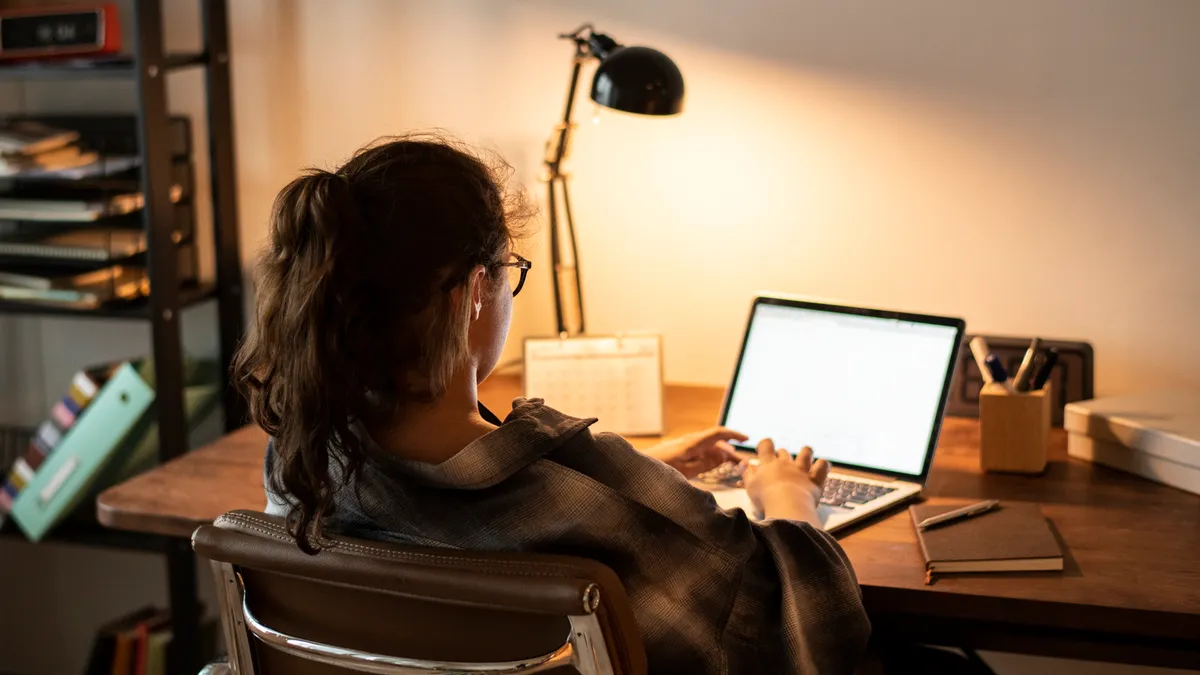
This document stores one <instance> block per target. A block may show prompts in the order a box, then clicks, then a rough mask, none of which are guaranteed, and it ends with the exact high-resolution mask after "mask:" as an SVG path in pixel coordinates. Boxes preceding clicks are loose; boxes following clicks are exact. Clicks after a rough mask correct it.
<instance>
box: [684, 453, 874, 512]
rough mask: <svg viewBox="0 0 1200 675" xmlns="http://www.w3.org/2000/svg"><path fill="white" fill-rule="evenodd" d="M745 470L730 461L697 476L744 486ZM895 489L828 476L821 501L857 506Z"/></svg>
mask: <svg viewBox="0 0 1200 675" xmlns="http://www.w3.org/2000/svg"><path fill="white" fill-rule="evenodd" d="M743 471H745V464H744V463H742V464H733V463H728V464H722V465H721V466H718V467H717V468H715V469H713V470H712V471H709V472H707V473H702V474H700V475H699V476H698V477H697V478H698V479H699V480H700V481H701V482H704V483H712V484H716V485H728V486H730V487H743V486H742V472H743ZM895 491H896V488H892V487H888V486H886V485H875V484H873V483H859V482H857V481H852V480H845V479H840V478H827V479H825V489H824V490H822V492H821V503H822V504H824V505H826V506H847V507H856V506H862V505H863V504H866V503H867V502H869V501H871V500H872V499H878V498H880V497H882V496H884V495H886V494H888V493H889V492H895Z"/></svg>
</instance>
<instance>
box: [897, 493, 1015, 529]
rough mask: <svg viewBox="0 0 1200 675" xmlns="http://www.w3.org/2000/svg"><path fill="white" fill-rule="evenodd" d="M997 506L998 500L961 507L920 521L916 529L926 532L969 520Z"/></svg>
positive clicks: (998, 504)
mask: <svg viewBox="0 0 1200 675" xmlns="http://www.w3.org/2000/svg"><path fill="white" fill-rule="evenodd" d="M997 506H1000V500H999V499H989V500H987V501H985V502H978V503H975V504H969V505H967V506H964V507H962V508H961V509H954V510H953V511H947V512H945V513H943V514H940V515H936V516H932V517H929V518H926V519H925V520H922V521H921V522H919V523H917V529H918V530H922V531H924V530H928V529H929V528H931V527H936V526H938V525H944V524H946V523H950V522H954V521H956V520H962V519H963V518H970V517H972V516H977V515H979V514H981V513H987V512H988V511H991V510H992V509H994V508H996V507H997Z"/></svg>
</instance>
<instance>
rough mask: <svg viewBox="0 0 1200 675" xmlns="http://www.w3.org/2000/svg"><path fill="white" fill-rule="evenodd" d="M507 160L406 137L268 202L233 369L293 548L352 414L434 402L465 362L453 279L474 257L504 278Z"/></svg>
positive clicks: (344, 449)
mask: <svg viewBox="0 0 1200 675" xmlns="http://www.w3.org/2000/svg"><path fill="white" fill-rule="evenodd" d="M501 172H503V173H501ZM510 172H511V170H510V169H509V167H508V166H507V165H506V164H503V162H502V161H498V160H497V161H495V162H492V163H488V162H485V161H484V160H482V159H481V158H480V157H479V156H477V155H476V154H475V153H473V152H472V151H470V150H469V149H467V148H465V147H462V146H460V145H458V144H455V143H452V142H450V141H447V140H445V139H444V138H441V137H438V136H430V135H416V136H404V137H400V138H389V139H385V140H382V141H379V142H376V143H375V144H373V145H371V146H368V147H367V148H365V149H363V150H360V151H359V152H358V153H356V154H355V155H354V157H353V158H351V159H350V161H348V162H346V164H345V165H343V166H342V167H341V168H340V169H338V170H337V171H334V172H332V173H331V172H329V171H322V170H318V169H310V170H308V171H307V172H306V173H305V174H304V175H303V176H301V177H300V178H297V179H296V180H294V181H292V182H291V183H290V184H288V186H287V187H285V188H284V189H283V191H282V192H280V193H279V196H278V197H277V198H276V199H275V205H274V208H273V213H272V216H271V231H270V242H269V244H268V246H267V247H266V249H265V250H264V251H263V253H262V256H261V258H260V261H259V265H258V280H257V281H258V285H257V312H256V317H255V321H254V325H253V327H252V330H251V332H250V334H249V337H247V339H246V342H245V343H244V344H243V345H242V347H241V349H240V350H239V351H238V354H237V356H236V358H235V361H234V365H233V377H234V382H235V383H236V385H237V387H238V388H239V390H240V391H241V392H242V393H243V394H244V395H245V396H246V397H247V398H248V399H249V401H250V413H251V416H252V417H253V419H254V421H255V422H257V423H258V424H259V426H261V427H262V428H263V429H265V430H266V431H267V432H268V433H269V434H271V436H272V437H273V438H274V442H275V462H274V468H273V470H272V472H271V475H270V476H269V477H268V485H269V487H270V489H271V490H272V491H273V492H274V493H275V494H277V495H280V496H283V497H284V498H285V499H287V500H288V501H289V502H290V503H291V507H292V509H291V512H290V514H289V517H288V531H289V532H290V533H291V534H292V536H294V537H295V538H296V541H297V542H298V543H299V545H300V547H301V548H302V549H303V550H305V551H307V552H309V553H313V552H316V550H317V548H318V545H319V540H320V535H321V520H322V518H323V517H324V516H327V515H328V514H329V513H331V512H332V510H333V497H334V493H335V492H336V491H337V490H338V489H339V488H340V487H342V486H343V485H345V484H346V483H348V482H349V481H350V479H351V477H352V476H355V475H357V473H358V471H359V469H360V468H361V466H362V462H363V458H364V444H363V441H362V440H361V438H360V437H359V436H358V435H357V434H356V433H355V431H354V428H353V426H354V424H355V423H356V422H367V423H368V424H370V423H372V422H374V421H381V422H386V420H388V419H390V418H392V417H393V416H394V415H395V414H396V413H397V412H398V411H400V410H401V409H402V408H403V407H404V406H405V405H407V404H411V403H414V402H430V401H433V400H435V399H437V398H438V397H439V396H441V394H442V393H443V392H444V391H445V388H446V385H447V383H448V381H449V379H450V378H451V377H453V375H454V374H455V373H456V371H457V370H458V369H459V367H460V366H461V364H462V363H463V360H464V357H465V356H466V352H467V324H468V320H469V315H470V311H471V307H470V297H469V295H470V294H469V293H465V292H464V293H460V294H458V296H459V302H458V303H457V305H455V303H453V302H452V299H451V298H452V294H451V292H450V291H451V290H452V289H453V288H454V287H456V286H458V285H459V284H462V283H463V282H464V281H466V280H467V277H468V274H469V273H470V271H471V270H472V269H473V268H474V267H475V266H476V265H484V266H485V267H487V268H488V272H489V278H491V279H495V278H496V277H500V278H504V271H503V268H498V267H496V265H497V264H498V263H501V262H504V256H505V254H506V252H507V251H508V250H509V247H510V246H511V245H512V243H513V240H514V238H515V237H516V236H517V233H518V232H517V229H518V228H519V226H520V225H521V224H523V220H520V218H521V217H522V216H524V202H523V201H522V199H521V197H520V193H513V194H509V193H507V192H506V191H505V188H504V184H505V181H506V180H507V178H508V174H509V173H510ZM314 542H317V543H316V544H314Z"/></svg>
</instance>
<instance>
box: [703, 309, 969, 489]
mask: <svg viewBox="0 0 1200 675" xmlns="http://www.w3.org/2000/svg"><path fill="white" fill-rule="evenodd" d="M956 333H957V331H956V330H955V328H953V327H951V326H933V325H929V324H922V323H913V322H911V321H899V320H895V319H883V318H877V317H867V316H857V315H852V314H839V313H836V312H825V311H819V310H812V309H804V308H799V307H786V306H779V305H768V304H759V305H757V307H756V309H755V311H754V316H753V317H751V323H750V331H749V334H748V335H747V336H746V345H745V349H744V351H743V354H742V362H741V367H740V369H739V371H738V375H737V381H736V382H735V384H734V391H733V393H732V395H731V397H730V400H729V405H728V407H727V412H726V415H725V426H727V427H729V428H731V429H734V430H736V431H741V432H742V433H745V434H747V435H749V436H750V441H749V444H750V445H754V444H757V443H758V441H759V440H760V439H762V438H771V439H773V440H774V441H775V446H776V447H777V448H786V449H788V450H790V451H791V452H792V453H795V452H796V451H798V450H799V449H800V448H802V447H804V446H806V445H808V446H811V447H812V448H813V454H814V455H816V456H817V457H824V458H825V459H827V460H829V461H830V462H833V463H835V464H837V463H842V464H852V465H856V466H862V467H869V468H875V469H883V470H887V471H896V472H900V473H905V474H910V475H919V474H920V473H921V470H922V468H923V463H924V460H925V452H926V450H927V449H928V447H929V439H930V436H931V435H932V434H933V428H934V422H935V417H936V416H938V415H940V414H941V410H939V404H940V403H941V398H942V387H943V384H944V382H945V378H946V372H947V370H948V369H949V367H950V357H951V354H953V352H954V346H955V340H956V339H957V335H956Z"/></svg>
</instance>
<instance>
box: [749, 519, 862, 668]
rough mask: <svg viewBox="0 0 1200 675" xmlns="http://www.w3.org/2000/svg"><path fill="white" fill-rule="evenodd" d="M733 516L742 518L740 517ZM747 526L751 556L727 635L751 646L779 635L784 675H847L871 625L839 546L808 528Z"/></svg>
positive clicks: (859, 656) (775, 523)
mask: <svg viewBox="0 0 1200 675" xmlns="http://www.w3.org/2000/svg"><path fill="white" fill-rule="evenodd" d="M737 516H740V517H741V518H745V516H744V514H741V513H740V512H738V513H737ZM737 516H734V517H735V518H737ZM747 525H748V527H747V528H745V530H743V531H744V532H746V534H745V535H743V536H746V537H749V538H751V539H752V540H753V541H752V550H751V551H750V553H749V557H748V558H747V560H746V565H745V567H744V568H743V572H742V578H741V580H740V583H739V587H738V593H737V596H736V597H735V598H734V603H733V607H732V610H731V612H730V616H729V621H728V623H727V624H726V633H727V634H728V635H729V636H730V637H731V638H734V639H738V638H740V639H741V640H750V641H755V640H758V639H761V638H762V637H763V635H762V633H763V632H764V630H765V631H767V632H769V633H774V631H775V630H778V638H777V639H778V640H779V644H780V647H781V654H780V656H781V657H782V661H783V663H780V664H779V665H780V666H781V667H782V668H781V670H786V671H787V672H795V673H822V674H824V673H852V672H853V671H854V669H855V667H856V666H857V665H858V663H859V662H860V661H861V659H862V657H863V653H864V651H865V649H866V644H867V639H868V638H869V637H870V634H871V626H870V622H869V621H868V619H867V614H866V610H865V609H864V608H863V604H862V592H861V590H860V589H859V586H858V580H857V579H856V577H855V575H854V569H853V568H852V567H851V565H850V561H849V559H848V558H847V557H846V554H845V553H844V552H843V551H842V548H841V546H839V545H838V543H837V542H836V541H835V540H834V538H833V537H832V536H830V535H829V534H828V533H826V532H823V531H820V530H818V529H816V528H814V527H813V526H812V525H810V524H808V523H797V522H792V521H786V520H771V521H766V522H763V523H747ZM737 529H738V530H742V528H740V527H739V528H737ZM771 616H775V617H778V619H777V620H778V624H776V626H775V627H770V626H764V625H763V624H762V622H763V621H764V620H769V619H767V617H771ZM760 644H761V643H760Z"/></svg>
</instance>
